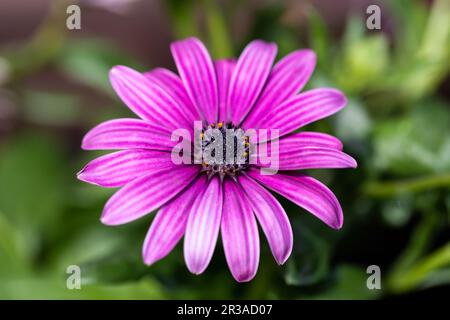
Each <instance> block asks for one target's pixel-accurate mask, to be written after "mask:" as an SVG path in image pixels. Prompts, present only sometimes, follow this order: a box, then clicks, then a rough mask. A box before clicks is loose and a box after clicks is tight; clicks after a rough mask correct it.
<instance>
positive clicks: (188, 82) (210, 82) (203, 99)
mask: <svg viewBox="0 0 450 320" xmlns="http://www.w3.org/2000/svg"><path fill="white" fill-rule="evenodd" d="M171 51H172V55H173V58H174V60H175V64H176V65H177V68H178V72H179V74H180V77H181V80H182V81H183V84H184V87H185V88H186V91H187V93H188V95H189V97H190V98H191V101H192V103H193V105H194V106H195V107H196V109H197V111H198V113H199V114H200V115H201V116H203V117H204V119H205V120H206V121H208V123H215V122H216V121H217V116H218V111H219V110H218V93H217V79H216V73H215V71H214V65H213V62H212V60H211V57H210V56H209V53H208V50H206V48H205V46H204V45H203V43H201V42H200V40H198V39H196V38H188V39H185V40H180V41H176V42H174V43H172V45H171Z"/></svg>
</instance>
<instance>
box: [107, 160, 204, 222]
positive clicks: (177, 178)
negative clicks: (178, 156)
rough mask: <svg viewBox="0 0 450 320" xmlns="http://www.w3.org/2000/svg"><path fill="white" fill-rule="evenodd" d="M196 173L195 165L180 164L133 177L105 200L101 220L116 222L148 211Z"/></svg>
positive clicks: (137, 217)
mask: <svg viewBox="0 0 450 320" xmlns="http://www.w3.org/2000/svg"><path fill="white" fill-rule="evenodd" d="M197 173H198V168H197V167H196V166H186V165H180V166H178V167H177V168H176V169H173V168H169V169H165V170H161V171H158V172H154V173H151V174H149V175H146V176H143V177H141V178H137V179H135V180H133V181H132V182H130V183H128V184H127V185H125V186H124V187H123V188H122V189H120V190H119V191H117V192H116V193H115V194H114V195H113V196H112V197H111V198H110V199H109V200H108V202H107V203H106V205H105V208H104V209H103V214H102V217H101V221H102V223H104V224H106V225H119V224H124V223H127V222H130V221H133V220H136V219H139V218H141V217H142V216H145V215H146V214H149V213H150V212H152V211H153V210H155V209H157V208H159V207H161V206H162V205H164V204H165V203H167V201H169V200H170V199H172V198H173V197H174V196H176V195H177V194H178V193H179V192H180V191H182V190H183V189H184V188H185V187H186V186H187V185H189V184H190V183H191V181H192V180H193V179H194V178H195V176H196V175H197Z"/></svg>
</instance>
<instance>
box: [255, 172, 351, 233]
mask: <svg viewBox="0 0 450 320" xmlns="http://www.w3.org/2000/svg"><path fill="white" fill-rule="evenodd" d="M248 175H249V176H250V177H252V178H254V179H255V180H257V181H258V182H260V183H262V184H263V185H264V186H266V187H267V188H269V189H272V190H273V191H275V192H278V193H279V194H281V195H282V196H283V197H285V198H287V199H289V200H291V201H292V202H294V203H295V204H297V205H299V206H300V207H302V208H304V209H305V210H308V211H309V212H311V213H312V214H313V215H315V216H316V217H317V218H319V219H320V220H322V221H323V222H325V223H326V224H327V225H329V226H330V227H332V228H334V229H340V228H341V227H342V223H343V221H344V217H343V214H342V208H341V205H340V204H339V201H338V200H337V199H336V196H335V195H334V194H333V192H331V191H330V189H328V188H327V187H326V186H325V185H323V184H322V183H320V182H319V181H317V180H316V179H314V178H311V177H308V176H305V175H294V174H293V175H287V174H276V175H261V174H260V172H259V170H256V169H253V170H249V171H248Z"/></svg>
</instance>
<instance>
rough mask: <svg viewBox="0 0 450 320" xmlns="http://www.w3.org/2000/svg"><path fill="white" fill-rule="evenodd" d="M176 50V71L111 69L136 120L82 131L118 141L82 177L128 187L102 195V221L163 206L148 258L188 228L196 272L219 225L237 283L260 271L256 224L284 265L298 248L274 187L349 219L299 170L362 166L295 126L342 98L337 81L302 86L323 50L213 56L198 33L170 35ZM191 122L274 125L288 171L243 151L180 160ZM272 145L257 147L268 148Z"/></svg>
mask: <svg viewBox="0 0 450 320" xmlns="http://www.w3.org/2000/svg"><path fill="white" fill-rule="evenodd" d="M171 50H172V54H173V57H174V59H175V63H176V66H177V68H178V72H179V75H176V74H174V73H173V72H171V71H169V70H166V69H162V68H156V69H154V70H152V71H150V72H146V73H143V74H142V73H139V72H137V71H135V70H132V69H130V68H127V67H124V66H116V67H114V68H112V70H111V72H110V80H111V83H112V86H113V87H114V90H115V91H116V93H117V94H118V95H119V97H120V98H121V99H122V101H123V102H124V103H125V104H126V105H127V106H128V107H129V108H130V109H131V110H132V111H133V112H134V113H135V114H136V115H138V116H139V118H140V119H116V120H111V121H106V122H104V123H101V124H99V125H98V126H96V127H95V128H93V129H92V130H90V131H89V132H88V133H87V134H86V136H85V137H84V139H83V143H82V148H83V149H85V150H122V151H117V152H114V153H111V154H108V155H105V156H102V157H99V158H97V159H95V160H93V161H92V162H90V163H89V164H88V165H86V167H85V168H84V169H83V170H81V172H80V173H79V174H78V178H79V179H80V180H83V181H86V182H89V183H92V184H95V185H99V186H102V187H121V189H120V190H118V191H117V192H116V193H115V194H114V195H113V196H112V197H111V198H110V199H109V200H108V202H107V203H106V205H105V208H104V210H103V214H102V216H101V221H102V222H103V223H104V224H106V225H119V224H124V223H128V222H130V221H133V220H136V219H138V218H140V217H142V216H144V215H147V214H149V213H151V212H153V211H155V210H158V212H157V213H156V216H155V218H154V220H153V222H152V224H151V226H150V229H149V231H148V234H147V236H146V238H145V241H144V246H143V258H144V262H145V263H146V264H148V265H151V264H153V263H155V262H156V261H158V260H160V259H162V258H163V257H165V256H166V255H167V254H168V253H169V252H170V251H171V250H172V249H173V248H174V247H175V245H176V244H177V243H178V242H179V241H180V239H181V238H182V237H183V235H184V257H185V261H186V265H187V267H188V269H189V270H190V271H191V272H192V273H195V274H200V273H202V272H203V271H204V270H205V269H206V267H207V266H208V264H209V262H210V260H211V257H212V255H213V252H214V248H215V246H216V242H217V238H218V235H219V231H220V234H221V239H222V243H223V248H224V252H225V256H226V260H227V263H228V266H229V268H230V270H231V273H232V274H233V277H234V278H235V279H236V280H237V281H239V282H243V281H249V280H251V279H252V278H253V277H254V276H255V274H256V271H257V269H258V263H259V254H260V252H259V251H260V248H259V234H258V227H257V221H258V222H259V224H260V226H261V228H262V230H263V232H264V234H265V236H266V238H267V241H268V243H269V245H270V249H271V251H272V253H273V256H274V257H275V260H276V261H277V263H278V264H283V263H284V262H285V261H286V260H287V258H288V257H289V255H290V253H291V251H292V244H293V241H292V238H293V236H292V228H291V225H290V223H289V219H288V217H287V215H286V212H285V211H284V209H283V207H282V206H281V205H280V203H279V202H278V201H277V200H276V198H275V197H274V196H273V195H272V194H271V193H270V192H269V191H268V190H267V189H270V190H272V191H274V192H276V193H279V194H280V195H282V196H284V197H285V198H287V199H289V200H290V201H292V202H294V203H295V204H297V205H298V206H300V207H302V208H304V209H306V210H307V211H309V212H311V213H312V214H313V215H315V216H316V217H317V218H319V219H320V220H322V221H323V222H325V223H326V224H327V225H329V226H330V227H332V228H334V229H339V228H341V226H342V223H343V215H342V209H341V206H340V204H339V202H338V200H337V199H336V197H335V195H334V194H333V193H332V192H331V191H330V190H329V189H328V188H327V187H326V186H325V185H323V184H322V183H320V182H319V181H317V180H316V179H314V178H312V177H309V176H306V175H304V174H301V173H299V172H298V171H297V170H302V169H313V168H355V167H356V161H355V160H354V159H353V158H351V157H350V156H348V155H347V154H345V153H343V152H342V143H341V142H340V141H339V140H338V139H336V138H335V137H333V136H330V135H327V134H323V133H315V132H306V131H302V132H296V130H297V129H299V128H301V127H303V126H305V125H307V124H309V123H312V122H314V121H316V120H319V119H322V118H325V117H327V116H330V115H332V114H334V113H335V112H337V111H339V110H341V109H342V108H343V107H344V106H345V104H346V98H345V96H344V95H343V94H342V93H341V92H340V91H338V90H335V89H328V88H320V89H314V90H309V91H306V92H303V93H298V92H299V91H300V90H301V89H302V88H303V87H304V85H305V84H306V82H307V81H308V79H309V77H310V76H311V74H312V72H313V70H314V67H315V63H316V57H315V54H314V53H313V52H312V51H311V50H308V49H304V50H298V51H294V52H292V53H290V54H288V55H287V56H285V57H284V58H282V59H281V60H280V61H278V62H277V63H276V64H275V65H274V66H273V63H274V60H275V56H276V53H277V46H276V45H275V44H273V43H266V42H263V41H260V40H256V41H253V42H251V43H250V44H248V45H247V47H246V48H245V49H244V51H243V52H242V54H241V55H240V57H239V59H238V60H237V61H236V60H234V59H226V60H217V61H213V60H212V59H211V57H210V55H209V53H208V51H207V50H206V48H205V47H204V45H203V44H202V43H201V42H200V41H199V40H198V39H195V38H189V39H185V40H181V41H177V42H174V43H173V44H172V46H171ZM195 121H202V123H203V124H204V127H203V129H206V128H216V129H219V130H221V131H220V132H224V129H225V128H227V129H238V128H242V129H244V130H246V129H250V128H252V129H278V130H279V133H280V140H279V143H278V156H279V157H278V158H279V159H278V163H277V165H278V167H279V170H280V172H278V173H277V174H274V175H265V174H262V172H261V168H260V167H264V165H263V164H261V163H259V162H257V163H256V164H251V163H250V162H249V157H250V156H249V155H248V154H247V153H245V155H246V156H247V158H246V162H244V164H238V165H229V164H214V165H213V164H207V163H203V164H195V163H194V164H175V163H174V162H173V161H172V159H171V154H172V151H173V148H174V146H175V145H176V144H177V143H178V141H172V139H171V134H172V132H173V131H174V130H177V129H180V128H184V129H187V130H189V132H190V133H191V134H192V135H193V134H194V122H195ZM203 135H204V134H203V133H202V134H201V136H202V139H203ZM272 143H273V141H270V139H269V140H268V141H266V142H264V141H263V142H262V143H260V145H265V147H267V148H269V149H270V148H271V144H272ZM249 144H251V142H249V141H248V138H246V140H245V145H246V146H248V145H249ZM201 146H202V149H203V148H204V146H205V143H204V141H203V142H202V144H201ZM289 170H295V171H291V172H289ZM266 188H267V189H266Z"/></svg>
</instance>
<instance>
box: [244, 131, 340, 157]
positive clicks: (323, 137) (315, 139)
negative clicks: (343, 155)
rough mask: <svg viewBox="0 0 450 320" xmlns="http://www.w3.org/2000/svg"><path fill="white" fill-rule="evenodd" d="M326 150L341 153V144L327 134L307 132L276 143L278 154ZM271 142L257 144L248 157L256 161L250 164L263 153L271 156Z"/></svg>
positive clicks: (288, 136)
mask: <svg viewBox="0 0 450 320" xmlns="http://www.w3.org/2000/svg"><path fill="white" fill-rule="evenodd" d="M309 147H312V148H328V149H336V150H339V151H342V149H343V144H342V142H341V141H340V140H339V139H338V138H336V137H333V136H331V135H329V134H326V133H320V132H309V131H303V132H298V133H294V134H290V135H287V136H284V137H281V139H280V140H279V141H278V150H279V153H283V152H294V151H297V150H299V149H304V148H309ZM271 150H272V142H271V141H268V142H262V143H259V144H258V150H257V152H256V153H253V154H251V155H250V157H251V158H252V159H253V160H252V161H254V160H256V161H255V162H252V163H258V162H259V160H258V159H255V158H258V157H260V156H262V155H263V154H264V152H265V153H266V154H267V155H268V156H269V157H270V155H271V154H272V151H271Z"/></svg>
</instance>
